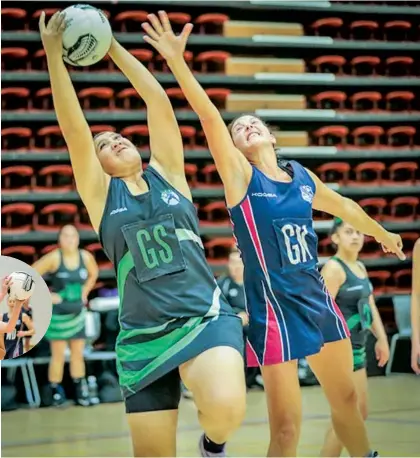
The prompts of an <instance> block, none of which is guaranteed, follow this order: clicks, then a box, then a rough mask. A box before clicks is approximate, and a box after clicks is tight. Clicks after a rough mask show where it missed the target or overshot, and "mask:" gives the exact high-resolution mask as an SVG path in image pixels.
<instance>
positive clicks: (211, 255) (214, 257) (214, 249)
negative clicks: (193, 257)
mask: <svg viewBox="0 0 420 458" xmlns="http://www.w3.org/2000/svg"><path fill="white" fill-rule="evenodd" d="M234 245H235V241H234V239H233V237H216V238H214V239H212V240H209V241H208V242H206V243H205V244H204V248H205V249H206V252H207V259H208V260H209V262H211V263H212V264H215V265H224V264H226V262H227V260H228V258H229V253H230V250H231V249H232V246H234Z"/></svg>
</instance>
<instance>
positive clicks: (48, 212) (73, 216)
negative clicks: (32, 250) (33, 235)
mask: <svg viewBox="0 0 420 458" xmlns="http://www.w3.org/2000/svg"><path fill="white" fill-rule="evenodd" d="M77 221H78V208H77V206H76V205H74V204H61V203H60V204H50V205H46V206H45V207H43V208H42V209H41V210H40V211H38V212H37V213H35V214H34V217H33V226H34V229H35V230H36V231H42V232H56V231H58V230H59V229H60V228H61V227H62V226H63V225H64V224H73V225H74V224H75V223H76V222H77Z"/></svg>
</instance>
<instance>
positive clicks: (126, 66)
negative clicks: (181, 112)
mask: <svg viewBox="0 0 420 458" xmlns="http://www.w3.org/2000/svg"><path fill="white" fill-rule="evenodd" d="M109 56H110V57H111V59H112V60H113V61H114V62H115V64H116V65H117V67H118V68H119V69H120V70H121V71H122V72H123V73H124V75H125V76H126V77H127V78H128V80H129V81H130V83H131V85H132V86H133V87H134V89H135V90H136V91H137V92H138V94H139V95H140V97H141V98H142V99H143V100H144V102H145V103H146V105H148V104H149V103H153V102H154V103H156V102H159V101H163V100H165V101H168V102H169V99H168V97H167V95H166V92H165V90H164V89H163V87H162V86H161V85H160V84H159V82H158V81H157V80H156V78H155V77H154V76H153V75H152V73H150V71H149V70H148V69H147V68H146V67H145V66H144V65H143V64H142V63H141V62H140V61H138V60H137V59H136V58H135V57H134V56H133V55H132V54H130V53H129V52H128V51H127V50H126V49H125V48H124V47H123V46H121V45H120V44H119V43H118V42H117V41H116V40H115V39H114V40H113V41H112V45H111V48H110V50H109Z"/></svg>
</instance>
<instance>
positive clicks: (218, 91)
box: [205, 87, 232, 110]
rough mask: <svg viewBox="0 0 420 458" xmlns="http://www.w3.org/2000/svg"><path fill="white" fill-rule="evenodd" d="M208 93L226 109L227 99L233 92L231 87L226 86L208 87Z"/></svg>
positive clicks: (218, 105) (216, 103)
mask: <svg viewBox="0 0 420 458" xmlns="http://www.w3.org/2000/svg"><path fill="white" fill-rule="evenodd" d="M205 91H206V94H207V95H208V96H209V97H210V100H211V101H212V102H213V103H214V104H215V105H216V106H217V107H218V108H219V109H221V110H224V109H226V101H227V99H228V97H229V95H230V94H231V93H232V91H231V90H230V89H224V88H221V87H220V88H219V87H216V88H207V89H206V90H205Z"/></svg>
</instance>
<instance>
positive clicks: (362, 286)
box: [331, 256, 373, 336]
mask: <svg viewBox="0 0 420 458" xmlns="http://www.w3.org/2000/svg"><path fill="white" fill-rule="evenodd" d="M331 259H334V261H336V262H338V263H339V264H340V265H341V267H342V268H343V270H344V273H345V274H346V281H345V282H344V283H343V284H342V285H341V286H340V289H339V290H338V293H337V296H336V298H335V301H336V303H337V305H338V306H339V307H340V310H341V312H342V314H343V315H344V318H345V319H346V322H347V325H348V327H349V329H350V332H351V334H352V336H353V335H354V334H357V333H361V332H363V331H365V330H368V329H370V327H371V326H372V311H371V308H370V304H369V297H370V296H371V294H372V292H373V287H372V283H371V282H370V280H369V277H368V276H366V278H359V277H358V276H357V275H356V274H355V273H354V272H353V271H352V270H351V269H350V267H349V266H348V265H347V264H346V263H345V262H344V261H343V260H341V259H340V258H338V257H337V256H333V257H332V258H331Z"/></svg>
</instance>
